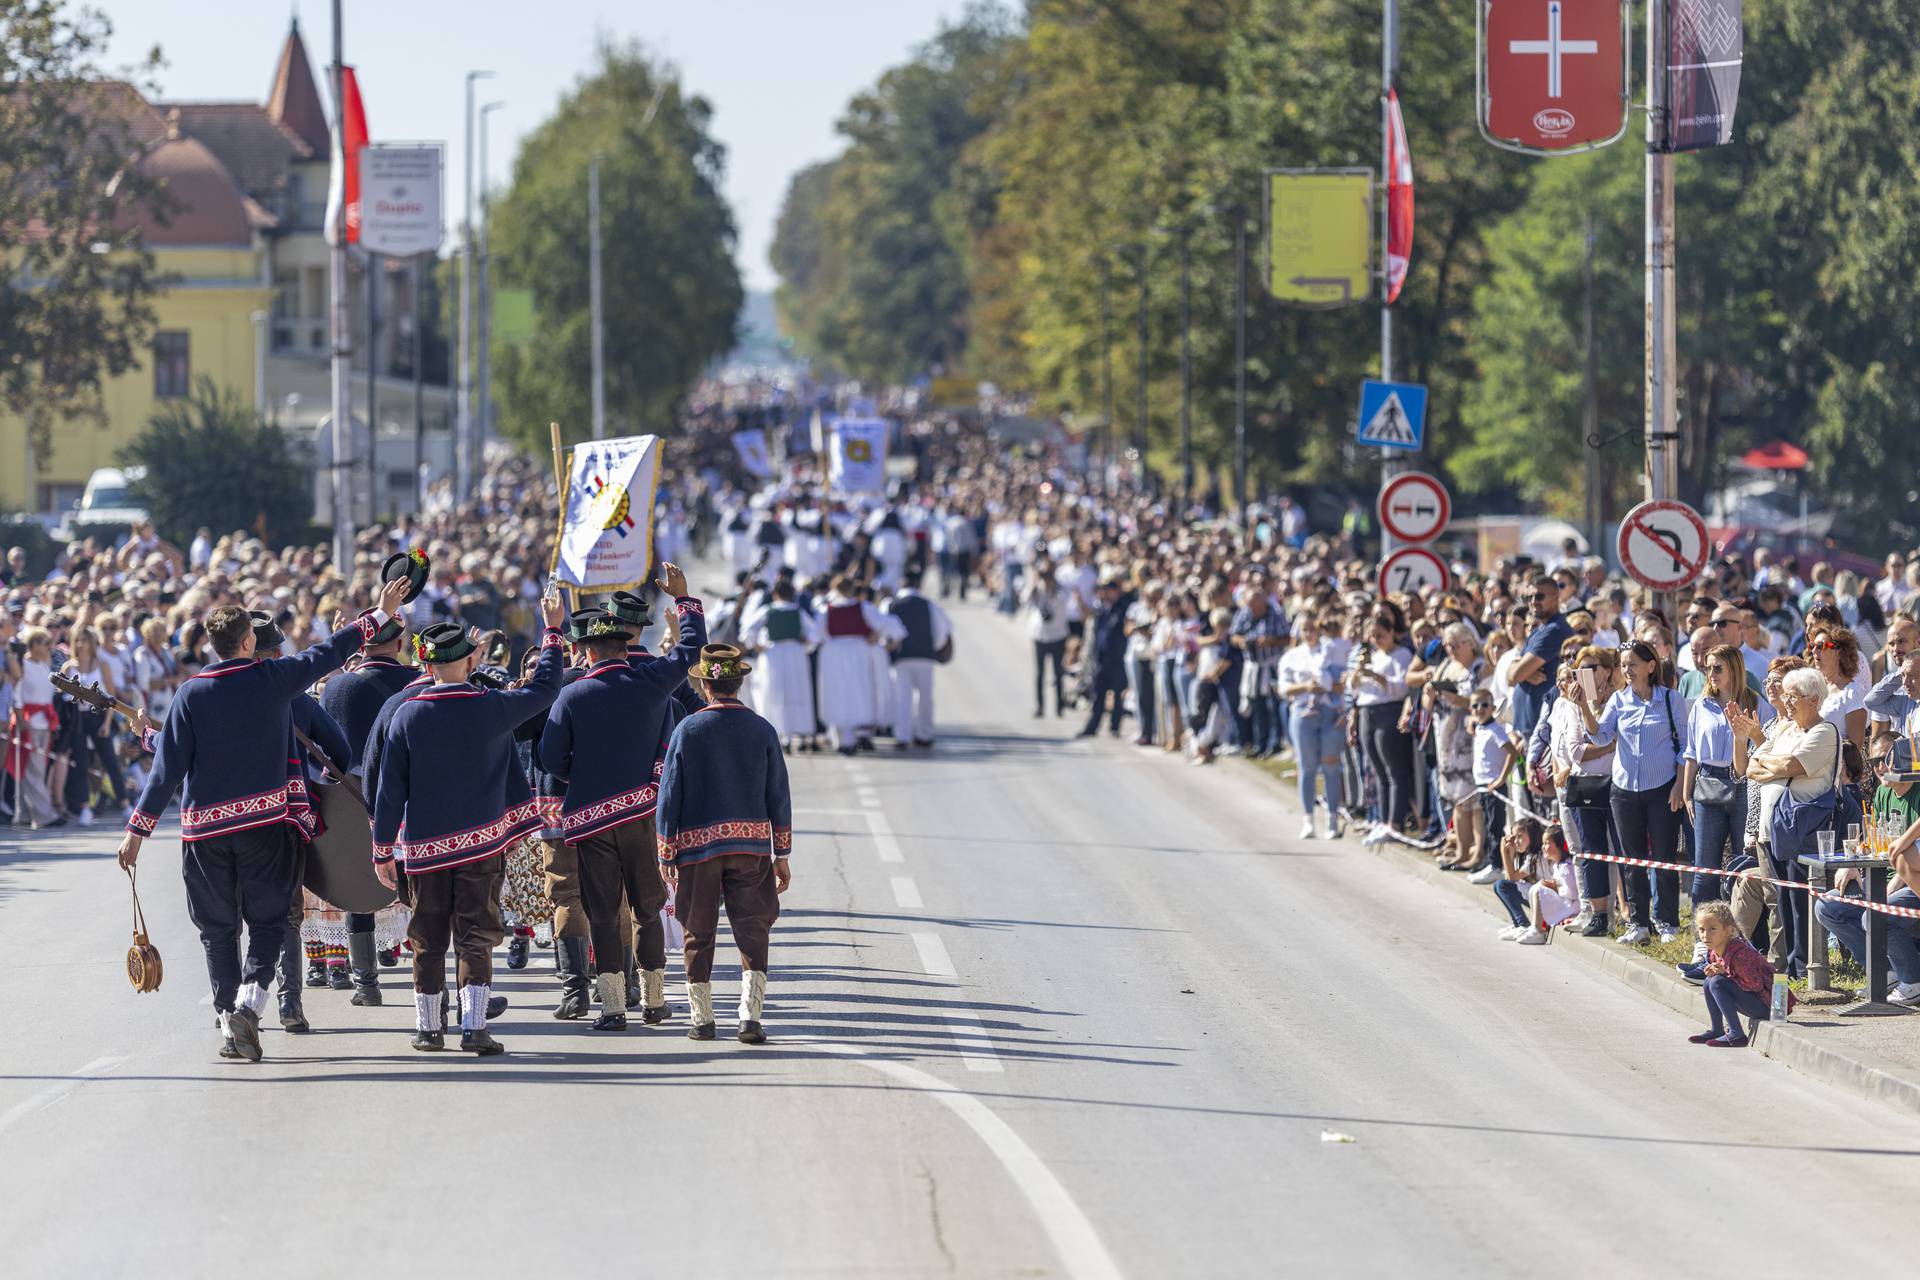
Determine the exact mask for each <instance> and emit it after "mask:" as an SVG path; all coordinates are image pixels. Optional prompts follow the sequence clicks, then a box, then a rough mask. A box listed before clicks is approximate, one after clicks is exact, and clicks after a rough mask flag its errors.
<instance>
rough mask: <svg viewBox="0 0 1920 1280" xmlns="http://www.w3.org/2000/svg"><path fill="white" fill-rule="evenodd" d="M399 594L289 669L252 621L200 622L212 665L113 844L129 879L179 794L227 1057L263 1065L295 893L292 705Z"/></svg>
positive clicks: (190, 902)
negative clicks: (268, 650) (263, 1031)
mask: <svg viewBox="0 0 1920 1280" xmlns="http://www.w3.org/2000/svg"><path fill="white" fill-rule="evenodd" d="M406 590H407V583H406V581H405V580H404V579H402V580H396V581H393V582H388V583H385V584H383V586H382V588H381V590H380V594H379V597H378V599H377V601H376V603H375V607H374V612H373V614H372V615H371V616H367V617H361V618H358V619H356V620H355V621H354V622H352V623H350V624H349V625H347V626H345V627H342V628H341V629H340V630H338V631H336V632H334V634H333V635H331V636H329V637H328V638H327V639H325V640H323V641H321V642H320V643H319V644H316V645H314V646H313V647H312V648H310V649H307V650H305V651H304V652H302V653H299V654H296V655H295V656H293V657H291V658H274V659H271V660H268V661H260V660H258V659H257V658H256V656H255V652H254V634H253V619H252V618H251V617H249V616H248V614H247V611H246V610H245V609H241V608H238V607H236V606H233V605H221V606H220V607H218V608H216V609H214V610H213V611H211V612H210V613H208V614H207V616H206V619H205V625H206V629H207V637H208V639H209V640H210V641H211V642H212V644H213V649H214V653H215V655H216V656H217V658H218V659H219V660H218V661H216V662H214V663H212V664H211V665H209V666H208V667H206V668H205V669H204V670H202V671H201V672H200V674H199V675H197V676H195V677H193V678H192V679H190V680H188V681H186V682H185V683H184V684H183V685H182V686H181V688H180V692H179V694H178V695H177V696H176V697H175V698H174V701H173V705H172V707H170V708H169V709H168V712H167V720H166V724H165V725H164V726H163V727H162V729H161V731H160V735H159V743H158V747H157V750H156V751H155V754H154V761H153V769H152V771H151V772H150V773H149V774H148V776H147V784H146V786H145V787H144V788H143V789H142V791H141V793H140V799H139V802H138V803H137V804H136V805H135V807H134V811H133V815H132V816H131V817H130V818H128V820H127V834H126V836H125V837H124V838H123V839H122V840H121V842H120V851H119V853H120V865H121V866H122V867H124V868H127V869H129V870H131V869H132V868H133V866H134V865H135V863H136V862H137V861H138V860H139V857H140V848H141V844H142V842H143V841H145V839H146V838H147V837H148V836H150V835H152V834H153V830H154V828H155V827H156V826H157V825H158V824H159V821H160V815H161V814H163V813H165V812H166V809H167V806H168V805H170V804H172V803H173V798H174V795H175V793H182V795H183V799H182V801H181V808H180V839H181V845H182V850H181V852H182V857H181V864H182V872H183V874H184V875H185V877H186V886H187V909H188V913H189V914H190V915H191V916H192V918H193V922H194V925H195V926H196V927H197V928H198V929H199V931H200V941H201V943H202V945H203V946H204V947H205V949H206V953H207V976H208V978H209V980H210V981H211V983H212V986H213V1007H214V1010H215V1012H216V1013H218V1014H219V1015H220V1022H221V1027H222V1031H223V1034H224V1040H223V1043H222V1045H221V1049H220V1055H221V1056H222V1057H225V1058H244V1059H246V1060H247V1061H249V1062H258V1061H259V1060H260V1057H261V1051H260V1015H261V1014H262V1013H263V1012H264V1011H265V1009H266V1003H267V988H268V986H269V984H271V983H272V981H273V971H274V964H275V962H276V961H277V960H278V958H279V955H280V946H281V943H282V942H283V941H284V940H285V938H286V932H287V915H288V912H289V911H290V910H291V908H292V905H293V898H294V895H295V893H296V892H297V891H298V888H299V886H298V884H297V883H296V881H295V878H294V854H293V842H292V836H291V832H290V830H289V828H288V825H287V824H288V819H289V811H288V793H289V786H288V779H287V755H288V752H287V744H288V742H289V741H291V740H292V732H293V726H292V710H291V706H292V703H293V700H294V699H295V698H298V697H301V696H302V695H304V693H305V692H306V690H307V688H308V687H309V686H310V685H312V684H313V683H314V682H315V681H316V680H318V679H320V677H322V676H324V675H326V674H327V673H329V672H331V671H337V670H339V669H340V667H342V666H344V665H345V664H346V661H347V659H349V658H351V657H352V656H353V655H354V654H355V653H357V652H359V651H360V648H361V646H362V645H363V644H365V642H366V641H367V640H369V639H371V638H372V637H373V635H374V634H375V633H376V632H377V631H378V630H379V629H380V628H381V627H382V626H384V625H386V622H387V620H388V619H389V618H390V617H392V616H393V615H394V612H395V611H396V610H397V609H398V608H399V607H400V601H401V598H402V596H403V595H404V593H405V592H406ZM243 925H244V926H245V928H246V932H247V940H246V952H245V958H244V960H243V959H242V955H241V944H240V932H241V927H242V926H243Z"/></svg>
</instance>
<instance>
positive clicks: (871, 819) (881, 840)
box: [862, 809, 907, 862]
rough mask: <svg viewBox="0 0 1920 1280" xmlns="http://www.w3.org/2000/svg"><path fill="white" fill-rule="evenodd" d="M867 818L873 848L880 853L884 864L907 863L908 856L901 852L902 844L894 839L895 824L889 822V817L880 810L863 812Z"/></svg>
mask: <svg viewBox="0 0 1920 1280" xmlns="http://www.w3.org/2000/svg"><path fill="white" fill-rule="evenodd" d="M862 812H864V813H865V814H866V817H867V829H868V830H869V831H871V832H872V833H873V847H874V848H875V849H876V850H878V851H879V854H880V861H882V862H905V861H906V860H907V858H906V855H905V854H903V853H901V852H900V842H899V841H898V840H896V839H894V837H893V824H892V823H891V822H889V821H887V815H886V814H884V813H882V812H880V811H879V810H878V809H867V810H863V811H862Z"/></svg>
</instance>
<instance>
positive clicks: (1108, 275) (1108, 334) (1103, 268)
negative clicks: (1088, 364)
mask: <svg viewBox="0 0 1920 1280" xmlns="http://www.w3.org/2000/svg"><path fill="white" fill-rule="evenodd" d="M1100 364H1101V373H1100V378H1101V382H1102V384H1103V392H1104V398H1105V400H1106V406H1107V407H1106V421H1105V422H1104V423H1102V424H1101V427H1100V490H1101V492H1102V493H1104V492H1106V487H1107V477H1108V475H1109V473H1110V471H1111V468H1112V467H1113V259H1112V258H1111V257H1109V256H1108V255H1106V254H1104V253H1103V254H1101V255H1100Z"/></svg>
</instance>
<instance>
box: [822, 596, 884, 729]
mask: <svg viewBox="0 0 1920 1280" xmlns="http://www.w3.org/2000/svg"><path fill="white" fill-rule="evenodd" d="M820 624H821V629H822V630H823V631H825V632H826V635H827V638H826V639H825V640H824V641H823V642H821V645H820V677H819V679H820V684H819V691H820V719H821V721H822V723H824V724H825V725H826V726H827V731H828V733H829V734H830V735H831V738H832V742H833V749H834V750H835V751H838V752H839V753H840V754H841V755H843V756H850V755H852V754H853V753H854V752H855V751H857V750H858V749H859V748H860V747H861V746H862V745H863V744H864V745H871V743H870V742H869V741H868V739H867V738H866V736H865V734H866V729H865V726H867V725H870V724H875V723H878V721H879V710H878V708H877V707H876V706H875V704H874V677H873V646H874V645H876V644H879V643H880V638H881V636H882V635H883V634H885V632H886V630H887V627H888V625H889V624H888V623H887V620H886V619H885V618H883V617H881V615H880V611H879V610H878V609H875V608H874V607H873V606H872V605H871V604H869V603H868V602H867V601H865V600H862V599H861V598H860V597H859V595H857V594H856V593H855V589H854V585H853V583H851V582H850V581H848V580H847V579H846V578H845V577H844V576H842V577H838V578H835V579H834V580H833V585H832V588H831V589H830V590H829V592H828V594H827V600H826V604H825V605H824V606H822V607H821V609H820Z"/></svg>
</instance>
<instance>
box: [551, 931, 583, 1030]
mask: <svg viewBox="0 0 1920 1280" xmlns="http://www.w3.org/2000/svg"><path fill="white" fill-rule="evenodd" d="M553 967H554V971H555V972H556V973H557V974H558V975H559V977H560V1007H559V1008H557V1009H555V1010H554V1011H553V1016H554V1017H556V1018H559V1019H562V1020H563V1021H568V1022H570V1021H572V1020H574V1019H575V1018H584V1017H586V1016H587V1010H588V1009H589V1008H590V1007H591V1005H592V1001H591V1000H590V999H589V998H588V995H587V940H586V939H585V938H558V939H555V943H554V949H553Z"/></svg>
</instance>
